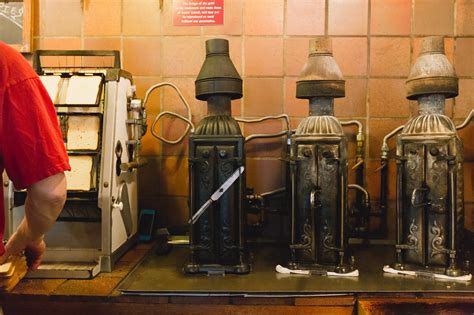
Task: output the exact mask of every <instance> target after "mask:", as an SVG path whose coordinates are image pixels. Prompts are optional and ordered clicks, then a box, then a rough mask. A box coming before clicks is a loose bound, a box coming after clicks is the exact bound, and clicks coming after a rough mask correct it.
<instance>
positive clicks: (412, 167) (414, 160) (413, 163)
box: [406, 153, 419, 180]
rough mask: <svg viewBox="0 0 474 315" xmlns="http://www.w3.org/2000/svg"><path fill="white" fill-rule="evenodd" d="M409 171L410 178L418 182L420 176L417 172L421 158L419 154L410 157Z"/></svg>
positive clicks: (408, 162)
mask: <svg viewBox="0 0 474 315" xmlns="http://www.w3.org/2000/svg"><path fill="white" fill-rule="evenodd" d="M406 165H407V171H408V176H409V177H410V179H411V180H416V179H417V178H418V174H417V172H416V170H417V169H418V165H419V156H418V155H417V154H412V153H410V155H409V156H408V160H407V164H406Z"/></svg>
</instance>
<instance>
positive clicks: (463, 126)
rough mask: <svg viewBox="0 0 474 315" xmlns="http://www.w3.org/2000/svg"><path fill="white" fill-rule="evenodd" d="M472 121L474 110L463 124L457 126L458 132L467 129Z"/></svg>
mask: <svg viewBox="0 0 474 315" xmlns="http://www.w3.org/2000/svg"><path fill="white" fill-rule="evenodd" d="M472 119H474V109H472V110H471V112H470V113H469V115H468V116H467V117H466V119H465V120H464V122H463V123H462V124H460V125H458V126H456V130H460V129H463V128H465V127H466V126H467V125H468V124H469V122H470V121H471V120H472Z"/></svg>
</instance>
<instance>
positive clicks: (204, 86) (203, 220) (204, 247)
mask: <svg viewBox="0 0 474 315" xmlns="http://www.w3.org/2000/svg"><path fill="white" fill-rule="evenodd" d="M195 85H196V98H197V99H199V100H203V101H207V107H208V113H207V116H206V117H205V118H203V119H202V120H201V121H200V122H199V123H198V124H197V125H196V129H195V131H194V133H192V134H191V135H190V139H189V184H190V212H191V213H190V214H191V217H193V218H194V219H195V221H194V220H191V221H190V222H191V223H190V237H189V249H190V252H189V262H187V263H186V265H185V266H184V270H185V272H187V273H201V272H204V273H248V272H249V271H250V267H249V264H248V262H247V258H246V252H245V248H244V233H243V229H244V219H245V218H244V200H245V199H244V198H245V178H244V176H245V175H244V173H242V172H239V169H240V170H242V169H243V168H242V167H243V166H245V152H244V137H243V136H242V132H241V130H240V127H239V124H238V123H237V121H236V120H235V119H234V118H233V117H232V116H231V100H233V99H239V98H241V97H242V79H241V78H240V76H239V74H238V72H237V70H236V69H235V66H234V65H233V63H232V61H231V60H230V58H229V43H228V41H227V40H225V39H210V40H207V41H206V59H205V61H204V64H203V66H202V68H201V71H200V72H199V75H198V77H197V79H196V82H195ZM236 172H237V173H236ZM238 175H240V176H238ZM237 176H238V177H237ZM229 178H231V179H229ZM229 180H230V181H232V180H234V182H233V183H232V184H230V182H229ZM226 183H228V184H226ZM223 184H224V185H223ZM221 185H223V186H226V185H227V187H225V188H228V189H227V190H225V189H224V187H223V186H221ZM229 185H230V186H229ZM219 196H220V197H219ZM218 198H219V199H218ZM207 205H208V206H209V207H208V208H207V209H206V208H205V207H206V206H207ZM199 209H206V210H203V211H204V212H200V213H202V215H201V216H200V217H199V218H197V215H196V213H197V212H198V210H199Z"/></svg>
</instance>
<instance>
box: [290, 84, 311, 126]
mask: <svg viewBox="0 0 474 315" xmlns="http://www.w3.org/2000/svg"><path fill="white" fill-rule="evenodd" d="M296 81H297V78H296V77H285V114H287V115H289V116H291V117H293V116H296V117H306V116H308V114H309V101H308V100H306V99H299V98H296ZM296 126H297V125H293V124H292V128H293V129H294V128H296Z"/></svg>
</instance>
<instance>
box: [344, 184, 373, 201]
mask: <svg viewBox="0 0 474 315" xmlns="http://www.w3.org/2000/svg"><path fill="white" fill-rule="evenodd" d="M347 188H349V189H357V190H359V191H361V192H362V193H363V194H364V198H365V204H366V206H369V205H370V195H369V192H368V191H367V190H366V189H365V188H364V187H362V186H360V185H357V184H348V185H347Z"/></svg>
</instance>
